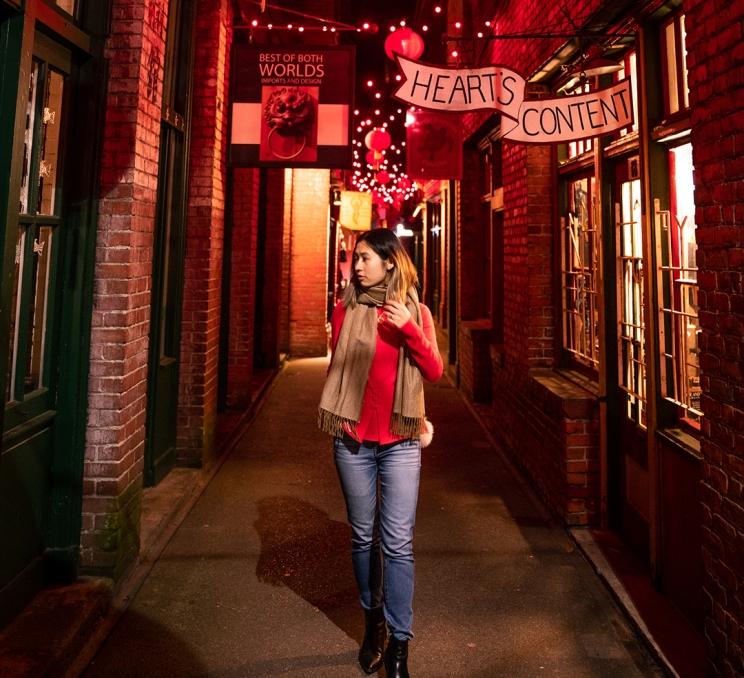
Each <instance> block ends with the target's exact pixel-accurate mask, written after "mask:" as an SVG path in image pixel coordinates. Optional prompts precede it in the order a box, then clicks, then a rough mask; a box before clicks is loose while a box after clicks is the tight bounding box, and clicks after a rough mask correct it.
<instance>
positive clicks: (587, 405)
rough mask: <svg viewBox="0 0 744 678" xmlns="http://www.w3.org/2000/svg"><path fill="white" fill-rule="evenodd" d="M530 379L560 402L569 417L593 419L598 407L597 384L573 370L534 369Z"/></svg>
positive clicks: (563, 412) (531, 371)
mask: <svg viewBox="0 0 744 678" xmlns="http://www.w3.org/2000/svg"><path fill="white" fill-rule="evenodd" d="M529 376H530V379H531V380H532V381H533V382H534V383H536V384H538V385H539V386H540V387H541V388H542V389H543V390H544V391H546V392H547V393H549V394H550V396H551V399H553V400H554V401H556V402H558V403H559V404H560V410H561V413H562V414H563V416H565V417H567V418H569V419H593V418H594V412H595V409H596V407H597V397H598V392H597V385H596V384H594V383H592V382H591V380H589V379H588V378H587V377H585V376H584V375H582V374H580V373H578V372H573V371H572V370H550V369H542V368H539V369H533V370H530V372H529Z"/></svg>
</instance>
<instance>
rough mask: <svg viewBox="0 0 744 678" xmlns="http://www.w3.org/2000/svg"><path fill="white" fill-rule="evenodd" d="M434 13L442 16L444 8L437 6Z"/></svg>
mask: <svg viewBox="0 0 744 678" xmlns="http://www.w3.org/2000/svg"><path fill="white" fill-rule="evenodd" d="M434 13H435V14H441V13H442V8H441V7H440V6H439V5H436V6H435V7H434Z"/></svg>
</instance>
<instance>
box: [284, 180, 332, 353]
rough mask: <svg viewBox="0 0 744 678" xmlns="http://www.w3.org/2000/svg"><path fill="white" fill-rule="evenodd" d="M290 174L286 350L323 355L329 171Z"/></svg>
mask: <svg viewBox="0 0 744 678" xmlns="http://www.w3.org/2000/svg"><path fill="white" fill-rule="evenodd" d="M287 173H288V174H291V175H292V185H291V211H290V213H289V216H290V219H291V224H292V247H291V263H290V270H291V279H290V285H291V292H290V300H289V303H290V306H289V351H290V354H291V355H292V356H293V357H298V356H320V355H325V354H326V351H327V343H328V338H327V333H326V303H327V296H326V295H327V285H328V194H329V191H330V186H331V179H330V172H329V171H328V170H311V169H298V170H292V171H291V172H289V171H288V172H287Z"/></svg>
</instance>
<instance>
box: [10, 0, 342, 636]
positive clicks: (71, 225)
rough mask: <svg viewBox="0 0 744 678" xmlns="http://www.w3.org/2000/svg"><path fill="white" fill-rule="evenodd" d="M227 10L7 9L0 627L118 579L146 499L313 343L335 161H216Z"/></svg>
mask: <svg viewBox="0 0 744 678" xmlns="http://www.w3.org/2000/svg"><path fill="white" fill-rule="evenodd" d="M314 9H315V10H317V9H318V7H317V3H315V5H314ZM326 9H327V10H328V11H329V16H330V15H332V13H333V8H330V7H329V8H326ZM239 11H240V5H239V3H234V2H231V1H229V0H140V1H139V2H129V1H127V2H124V1H123V0H121V1H120V0H111V1H110V2H99V1H97V0H59V1H58V2H53V1H52V0H25V2H15V1H14V0H13V1H10V0H6V1H4V2H2V3H0V36H2V41H1V42H0V64H2V66H1V68H2V74H1V75H2V77H0V107H1V109H0V112H1V113H2V115H0V121H1V122H0V125H2V129H0V138H2V139H3V140H9V142H8V143H5V142H3V144H2V145H1V146H0V214H2V221H0V224H2V228H3V229H4V230H3V233H4V240H3V242H4V243H5V244H4V249H3V252H4V255H3V258H2V269H1V270H2V304H0V308H1V309H2V310H1V311H0V353H2V355H3V356H4V358H3V360H4V361H5V362H4V364H5V365H6V366H7V369H6V370H5V371H3V372H2V374H3V377H2V378H3V379H4V381H3V389H4V391H3V392H4V393H5V394H6V404H5V408H4V414H3V418H2V435H3V445H2V455H1V456H0V497H2V501H1V502H0V540H2V552H3V554H4V555H3V557H2V559H0V626H3V625H4V624H6V623H7V622H8V621H9V620H10V619H12V618H13V617H14V616H15V614H17V613H18V611H19V610H20V609H21V608H22V607H23V606H24V605H25V604H26V603H27V602H28V601H29V600H30V599H31V598H32V597H33V595H34V594H35V593H36V592H37V591H38V590H39V589H40V588H41V587H42V586H43V585H45V584H46V583H50V582H60V581H61V582H65V581H73V580H75V579H76V577H77V576H78V575H80V574H92V575H101V576H105V577H110V578H112V579H113V580H114V581H115V582H118V581H121V579H122V577H123V576H124V575H125V574H126V573H127V572H128V571H129V570H130V569H131V567H132V565H133V564H134V563H135V562H136V560H137V558H138V554H139V550H140V537H141V512H142V506H143V489H144V488H146V487H151V486H155V485H158V484H159V483H160V482H161V481H162V480H163V479H164V478H166V477H167V476H168V474H169V472H170V470H171V469H172V468H173V467H174V466H177V465H179V466H189V467H195V468H202V469H208V468H209V467H210V466H212V465H213V464H214V462H215V460H216V458H217V456H218V454H219V452H220V449H222V448H221V447H220V440H219V439H218V438H219V435H220V431H221V432H222V435H223V436H224V432H225V430H227V428H226V425H223V426H222V428H221V429H218V420H220V417H221V415H222V413H225V415H226V416H225V417H223V418H222V421H228V422H231V421H237V419H239V414H240V412H242V411H245V408H246V407H248V406H250V404H251V402H252V399H253V398H255V394H256V388H257V386H256V383H257V379H258V380H259V381H260V380H261V379H265V376H263V375H265V374H269V373H271V371H272V370H275V369H276V368H277V367H278V366H279V364H280V357H281V355H282V354H287V353H289V352H291V353H292V354H293V355H296V356H300V355H324V354H325V351H326V328H325V321H326V317H325V310H326V304H327V294H326V279H327V267H325V266H322V265H321V266H319V265H317V261H318V258H319V257H320V260H321V261H322V260H323V257H325V256H326V253H327V250H328V202H327V196H328V195H329V188H330V171H329V170H327V169H317V170H316V169H298V170H284V169H281V168H280V169H261V170H259V169H258V168H241V167H234V168H233V167H230V165H229V160H228V143H229V138H230V128H229V124H230V116H229V109H230V107H229V101H230V97H231V81H230V63H231V53H232V49H233V45H234V44H235V43H242V42H245V41H246V40H247V39H248V36H247V34H246V33H244V32H241V31H240V29H236V30H233V28H232V27H233V24H234V23H235V24H238V25H240V24H241V22H242V18H241V16H240V15H239V14H238V12H239ZM195 36H198V39H195ZM318 196H320V199H318ZM290 270H292V271H294V272H295V273H296V274H298V275H297V276H296V277H293V278H290V276H289V272H290ZM303 272H304V275H303Z"/></svg>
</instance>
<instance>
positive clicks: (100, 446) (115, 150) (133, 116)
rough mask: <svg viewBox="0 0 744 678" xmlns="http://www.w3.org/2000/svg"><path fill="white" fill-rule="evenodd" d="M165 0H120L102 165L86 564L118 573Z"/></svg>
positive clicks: (136, 512) (138, 373)
mask: <svg viewBox="0 0 744 678" xmlns="http://www.w3.org/2000/svg"><path fill="white" fill-rule="evenodd" d="M166 13H167V3H166V2H165V1H164V0H147V1H145V0H140V1H130V0H127V1H126V2H125V1H124V0H115V2H114V3H113V17H112V26H111V34H110V36H109V37H108V39H107V43H106V58H107V59H109V63H110V75H111V77H110V80H109V85H108V87H109V89H108V96H107V101H106V125H105V129H104V140H103V158H102V164H101V188H100V193H101V195H100V203H99V215H100V218H99V224H98V239H97V249H96V269H95V289H94V298H93V318H92V335H91V357H90V376H89V383H88V388H89V421H88V430H87V439H86V452H85V478H84V486H83V516H82V532H81V565H82V568H83V570H84V571H86V572H96V573H101V574H106V575H109V576H112V577H114V578H117V577H118V576H120V575H121V573H122V572H123V571H124V569H126V567H127V565H128V564H129V563H130V562H131V561H132V560H133V559H134V558H135V557H136V554H137V551H138V548H139V517H140V506H141V489H142V470H143V455H144V446H145V414H146V407H147V402H146V400H147V358H148V334H149V330H150V301H151V300H150V296H151V284H152V247H153V229H154V222H155V199H156V193H157V184H158V177H157V171H158V152H159V143H160V102H161V94H162V77H163V70H162V63H163V53H164V42H165V29H166V23H167V15H166Z"/></svg>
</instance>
